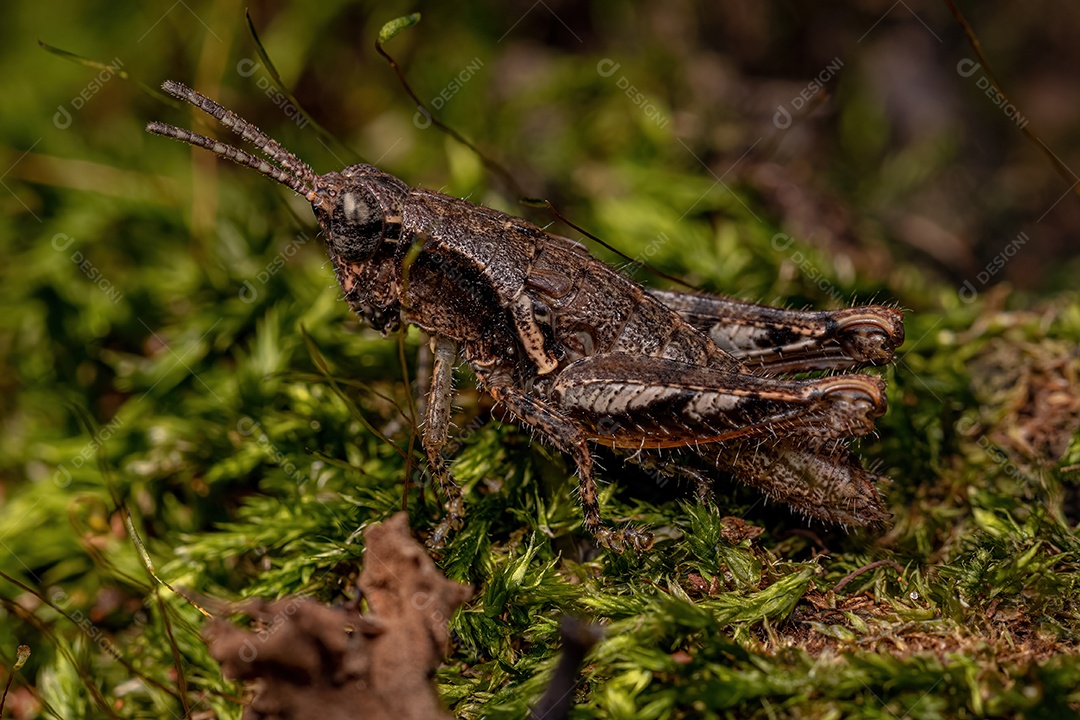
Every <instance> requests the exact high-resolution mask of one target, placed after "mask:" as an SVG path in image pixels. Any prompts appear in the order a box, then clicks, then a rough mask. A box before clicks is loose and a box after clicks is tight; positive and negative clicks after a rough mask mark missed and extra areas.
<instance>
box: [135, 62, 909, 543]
mask: <svg viewBox="0 0 1080 720" xmlns="http://www.w3.org/2000/svg"><path fill="white" fill-rule="evenodd" d="M163 87H164V89H165V91H166V92H168V93H169V94H171V95H174V96H175V97H177V98H180V99H181V100H185V101H187V102H188V103H190V104H191V105H194V106H195V107H197V108H199V109H200V110H203V111H205V112H206V113H208V114H210V115H212V116H213V117H215V118H216V119H217V120H218V121H219V122H221V124H223V125H225V126H226V127H228V128H229V129H230V130H232V131H233V132H235V133H236V134H238V135H239V136H241V137H242V138H243V139H245V140H247V141H248V142H250V143H252V144H253V145H254V146H255V147H257V148H259V150H261V151H262V152H263V154H264V155H266V157H267V158H268V160H262V159H260V158H258V157H256V156H254V155H251V154H249V153H247V152H245V151H243V150H240V149H237V148H234V147H231V146H229V145H226V144H224V143H221V142H218V141H216V140H211V139H209V138H207V137H204V136H202V135H198V134H195V133H193V132H189V131H187V130H183V129H181V128H177V127H174V126H172V125H166V124H164V123H160V122H152V123H150V124H149V125H148V126H147V130H149V131H150V132H152V133H156V134H158V135H164V136H167V137H171V138H175V139H177V140H180V141H182V142H186V143H189V144H191V145H197V146H199V147H202V148H205V149H207V150H210V151H211V152H213V153H214V154H216V155H220V156H222V157H225V158H228V159H230V160H232V161H234V162H237V163H239V164H240V165H244V166H246V167H249V168H252V169H254V170H256V171H258V172H260V173H262V174H263V175H266V176H267V177H270V178H272V179H274V180H276V181H277V182H279V183H281V184H282V185H285V186H286V187H289V188H291V189H292V190H294V191H295V192H297V193H299V194H300V195H302V196H304V198H305V199H307V201H308V202H310V203H311V207H312V210H313V211H314V213H315V217H316V219H317V220H318V222H319V225H320V226H321V228H322V231H323V239H324V240H325V243H326V250H327V252H328V253H329V255H330V260H331V262H332V263H333V266H334V270H335V272H336V274H337V279H338V282H339V283H340V284H341V288H342V290H343V292H344V295H345V299H346V300H347V301H348V302H349V304H350V306H351V307H352V308H353V310H355V311H356V312H357V313H358V314H359V315H360V316H362V317H363V318H364V319H365V320H367V321H368V322H369V323H370V324H371V325H372V326H374V327H375V328H378V329H380V330H382V331H383V333H384V334H385V333H388V332H391V331H394V330H396V329H398V328H399V327H400V326H401V324H402V323H405V324H409V325H415V326H417V327H419V328H420V329H422V330H423V331H424V332H426V333H427V334H428V335H429V336H430V337H431V338H432V345H433V349H434V369H433V371H432V378H431V390H430V394H429V396H428V402H427V405H426V412H425V415H426V418H425V424H424V430H423V446H424V448H425V450H426V453H427V457H428V460H429V462H430V465H431V469H432V472H433V474H434V476H435V478H436V479H437V480H438V483H439V485H440V487H441V489H442V491H443V493H444V494H445V495H446V497H447V500H448V505H447V516H446V518H445V519H444V520H443V522H442V523H441V524H440V526H439V527H438V528H437V529H436V531H435V533H434V534H433V538H432V539H433V541H434V542H435V543H440V542H442V540H443V539H444V537H445V535H446V534H447V532H449V531H450V530H451V529H452V528H456V527H459V526H460V524H461V522H462V518H463V514H464V505H463V500H462V496H461V495H462V494H461V490H460V488H459V487H458V485H457V484H456V483H455V482H454V480H453V478H452V477H451V475H450V471H449V465H448V463H447V461H446V459H445V458H444V456H443V452H442V451H443V447H444V445H445V444H446V442H447V434H448V428H449V424H450V423H449V421H450V403H451V395H452V378H453V370H454V366H455V365H456V363H457V359H458V357H461V358H463V359H464V361H465V363H466V364H467V365H468V366H469V368H470V369H471V370H472V372H473V373H474V374H475V376H476V378H477V380H478V381H479V384H480V386H481V387H482V388H483V389H484V390H485V391H487V392H488V393H490V394H491V395H492V396H493V397H494V399H495V400H496V401H497V402H498V403H502V404H503V405H504V406H505V407H506V408H507V409H508V410H509V411H510V413H511V414H512V415H514V416H515V417H517V418H518V419H520V421H521V422H522V423H524V424H525V425H527V426H529V427H530V428H531V429H532V430H533V431H534V432H536V433H537V434H538V435H539V436H540V437H541V438H543V439H545V440H547V441H548V442H550V443H552V444H553V445H554V446H555V447H557V448H558V449H559V450H561V451H562V452H564V453H566V454H568V455H570V456H571V457H573V459H574V462H575V463H576V465H577V475H578V483H579V485H578V488H579V499H580V502H581V505H582V509H583V513H584V518H585V520H584V522H585V527H586V528H587V529H588V530H589V531H590V532H591V533H592V534H593V535H594V536H595V537H596V538H597V540H598V541H599V542H600V543H601V544H603V545H604V546H606V547H609V548H612V549H615V550H622V549H624V548H625V547H633V548H636V549H646V548H648V547H649V546H650V545H651V544H652V535H651V534H650V533H649V532H648V531H647V530H645V529H641V528H633V527H628V528H622V529H618V530H616V529H612V528H610V527H608V526H607V525H606V524H605V523H604V522H603V520H602V519H601V516H600V509H599V505H598V501H597V488H596V481H595V479H594V474H593V455H592V451H591V448H590V443H596V444H600V445H606V446H609V447H611V448H614V449H615V451H616V452H619V453H621V454H623V455H627V456H629V457H630V459H631V460H633V461H635V462H638V463H642V464H646V465H648V466H650V467H653V468H656V469H657V471H658V472H661V473H664V474H667V475H674V474H683V475H688V476H690V477H692V478H695V480H696V481H697V482H698V483H699V484H700V485H701V486H704V485H706V484H707V483H708V482H709V475H708V472H707V471H702V469H701V466H702V465H704V466H705V467H706V468H709V467H716V468H720V469H723V470H729V471H731V472H733V473H734V474H735V475H736V476H737V477H738V478H739V479H741V480H742V481H744V482H746V483H747V484H749V485H751V486H754V487H757V488H760V489H761V490H763V491H764V492H765V493H766V494H768V495H769V496H771V497H773V498H775V499H778V500H781V501H783V502H785V503H788V504H790V505H792V506H793V507H795V508H796V509H798V510H800V511H802V512H803V513H805V514H807V515H810V516H812V517H816V518H821V519H824V520H829V521H832V522H838V523H843V524H847V525H868V524H876V523H880V522H883V521H885V520H886V519H887V518H888V514H887V513H886V512H885V510H884V509H883V507H882V504H881V499H880V497H879V494H878V490H877V488H876V486H875V482H876V480H877V479H878V478H877V477H876V476H875V475H873V474H871V473H868V472H867V471H865V470H864V469H863V468H862V467H861V465H860V464H859V462H858V460H857V459H856V458H855V457H854V456H853V455H852V454H851V453H850V452H849V451H848V449H847V446H846V444H845V440H844V439H845V438H850V437H857V436H862V435H866V434H867V433H870V432H871V431H873V429H874V421H875V419H876V418H877V417H879V416H881V415H882V414H883V413H884V412H885V407H886V403H885V394H884V390H885V388H884V383H883V382H882V381H881V380H880V379H879V378H876V377H871V376H865V375H850V374H844V375H833V376H830V377H821V378H816V379H792V378H787V377H777V376H776V375H777V374H780V373H791V372H797V371H807V370H817V369H846V368H854V367H858V366H862V365H876V364H881V363H886V362H888V361H890V360H891V359H892V357H893V352H894V350H895V349H896V348H897V347H898V346H899V345H900V344H901V343H902V342H903V337H904V329H903V318H902V315H901V313H900V312H899V311H898V310H896V309H893V308H888V307H880V306H872V307H860V308H851V309H847V310H840V311H836V312H797V311H791V310H782V309H777V308H770V307H765V306H760V305H752V304H749V303H744V302H740V301H737V300H732V299H728V298H722V297H716V296H708V295H694V294H685V293H678V292H668V291H656V290H646V289H645V288H643V287H641V286H640V285H638V284H636V283H634V282H633V281H631V280H630V279H629V278H627V277H625V276H624V275H622V274H620V273H619V272H617V271H616V270H614V269H613V268H611V267H610V266H608V265H606V264H604V263H602V262H600V261H599V260H596V259H595V258H593V257H592V256H591V255H589V253H588V252H587V251H586V250H585V249H584V248H583V247H582V246H581V245H579V244H578V243H575V242H573V241H571V240H568V239H566V238H562V237H558V236H555V235H550V234H548V233H546V232H544V231H543V230H541V229H540V228H539V227H537V226H536V225H533V224H532V223H529V222H527V221H525V220H523V219H521V218H517V217H512V216H510V215H506V214H504V213H501V212H497V211H495V210H492V209H489V208H486V207H483V206H479V205H474V204H472V203H469V202H467V201H465V200H460V199H458V198H454V197H450V196H448V195H444V194H442V193H438V192H433V191H430V190H423V189H418V188H410V187H409V186H408V185H406V184H405V183H404V182H402V181H401V180H399V179H398V178H396V177H394V176H392V175H388V174H387V173H385V172H382V171H380V170H378V169H377V168H375V167H373V166H371V165H364V164H360V165H352V166H350V167H347V168H345V169H344V170H342V171H341V172H329V173H327V174H325V175H316V174H315V172H314V171H313V170H312V169H311V168H310V167H309V166H308V165H307V164H305V163H304V162H302V161H301V160H300V159H298V158H297V157H296V156H294V155H293V154H291V153H290V152H288V151H287V150H285V149H284V148H283V147H282V146H281V145H280V144H278V143H277V142H276V141H274V140H273V139H271V138H270V137H268V136H267V135H266V134H264V133H263V132H262V131H260V130H259V129H258V128H256V127H255V126H254V125H252V124H251V123H249V122H247V121H245V120H244V119H242V118H241V117H239V116H238V115H236V114H235V113H233V112H231V111H229V110H226V109H225V108H223V107H222V106H220V105H218V104H217V103H215V102H214V101H213V100H210V99H209V98H207V97H205V96H203V95H201V94H199V93H197V92H195V91H193V90H191V89H189V88H187V87H185V86H184V85H181V84H180V83H176V82H171V81H169V82H166V83H165V84H164V85H163ZM671 449H681V450H682V452H681V453H680V454H679V455H678V457H675V455H673V454H672V453H670V452H668V453H666V454H665V453H664V451H665V450H671ZM699 490H700V491H701V494H706V493H705V491H704V488H703V487H699Z"/></svg>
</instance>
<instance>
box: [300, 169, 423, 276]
mask: <svg viewBox="0 0 1080 720" xmlns="http://www.w3.org/2000/svg"><path fill="white" fill-rule="evenodd" d="M408 192H409V188H408V186H407V185H405V183H403V182H401V181H400V180H398V179H397V178H396V177H394V176H393V175H388V174H386V173H384V172H382V171H381V170H379V169H378V168H375V167H373V166H371V165H351V166H349V167H347V168H345V169H344V170H342V171H341V172H331V173H327V174H325V175H322V176H320V177H318V178H316V179H315V188H314V193H313V195H314V196H315V197H314V199H312V198H310V197H309V200H311V208H312V210H314V211H315V218H316V219H317V220H318V221H319V225H320V226H322V229H323V234H324V236H325V238H326V247H327V249H328V250H329V251H330V255H331V257H332V258H333V259H335V260H341V261H343V262H346V263H352V262H361V261H363V260H366V259H368V258H370V257H371V256H372V255H374V254H375V251H376V250H377V249H378V248H379V245H380V244H382V242H383V240H394V241H397V240H398V239H399V238H400V237H401V212H402V205H403V203H404V200H405V195H406V194H408Z"/></svg>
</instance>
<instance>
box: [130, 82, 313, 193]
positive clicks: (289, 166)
mask: <svg viewBox="0 0 1080 720" xmlns="http://www.w3.org/2000/svg"><path fill="white" fill-rule="evenodd" d="M161 87H162V89H163V90H165V92H167V93H169V94H170V95H172V96H173V97H176V98H179V99H180V100H184V101H185V102H187V103H190V104H191V105H193V106H195V107H197V108H199V109H200V110H202V111H203V112H205V113H207V114H208V115H212V116H213V117H215V118H216V119H217V120H218V121H219V122H220V123H221V124H222V125H224V126H225V127H227V128H229V129H230V130H232V131H233V132H234V133H236V134H237V135H239V136H240V137H242V138H243V139H245V140H247V141H248V142H250V143H251V144H252V145H254V146H255V147H257V148H259V150H261V151H262V152H263V154H265V155H266V156H267V157H268V158H270V159H271V160H273V161H274V162H276V163H277V164H278V165H280V166H281V167H278V165H273V164H271V163H269V162H266V161H265V160H260V159H259V158H257V157H255V156H254V155H252V154H251V153H248V152H245V151H244V150H240V149H238V148H235V147H232V146H231V145H226V144H225V143H223V142H220V141H217V140H211V139H210V138H208V137H206V136H204V135H199V134H198V133H194V132H191V131H190V130H184V129H183V128H178V127H176V126H175V125H168V124H166V123H162V122H156V121H155V122H151V123H150V124H149V125H147V126H146V129H147V131H148V132H151V133H154V134H155V135H162V136H164V137H170V138H173V139H174V140H179V141H180V142H185V143H188V144H189V145H197V146H198V147H201V148H205V149H206V150H209V151H210V152H212V153H214V154H215V155H218V156H220V157H224V158H227V159H229V160H232V161H233V162H235V163H237V164H239V165H243V166H244V167H249V168H251V169H252V170H255V171H256V172H258V173H261V174H263V175H266V176H267V177H270V178H273V179H274V180H277V181H278V182H279V183H281V184H282V185H285V186H286V187H289V188H292V189H293V190H294V191H296V192H297V193H299V194H301V195H304V196H310V195H312V193H313V188H314V186H315V181H316V179H317V178H318V176H317V175H316V174H315V171H314V170H312V169H311V167H310V166H309V165H308V164H307V163H305V162H304V161H303V160H301V159H300V158H298V157H296V156H295V155H293V154H292V153H291V152H289V151H288V150H286V149H285V148H284V147H282V146H281V144H280V143H279V142H277V141H276V140H274V139H273V138H271V137H270V136H268V135H267V134H266V133H264V132H263V131H262V130H260V129H259V128H257V127H255V126H254V125H253V124H251V123H250V122H248V121H247V120H245V119H244V118H242V117H240V116H239V115H237V114H236V113H234V112H233V111H231V110H226V109H225V108H223V107H222V106H221V105H218V104H217V103H216V102H214V101H213V100H211V99H210V98H208V97H206V96H205V95H203V94H201V93H198V92H195V91H194V90H192V89H191V88H189V87H187V86H186V85H183V84H181V83H178V82H176V81H174V80H166V81H165V82H164V83H163V84H162V86H161ZM283 168H284V169H283ZM308 199H309V200H310V199H311V198H310V197H309V198H308Z"/></svg>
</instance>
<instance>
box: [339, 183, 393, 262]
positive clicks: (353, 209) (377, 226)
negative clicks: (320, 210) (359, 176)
mask: <svg viewBox="0 0 1080 720" xmlns="http://www.w3.org/2000/svg"><path fill="white" fill-rule="evenodd" d="M329 232H330V243H331V245H332V246H333V248H334V252H336V253H337V254H338V255H340V256H341V258H342V259H343V260H345V261H346V262H359V261H361V260H366V259H367V258H369V257H371V256H372V254H374V252H375V250H376V249H378V247H379V243H381V242H382V239H383V233H384V227H383V209H382V207H381V206H380V205H379V201H378V200H377V199H376V197H375V195H374V194H372V193H371V192H370V191H369V190H367V189H365V188H362V187H352V188H349V189H347V190H345V191H344V192H343V193H342V194H341V196H340V197H339V198H338V201H337V204H336V206H335V207H334V211H333V213H332V216H331V222H330V229H329Z"/></svg>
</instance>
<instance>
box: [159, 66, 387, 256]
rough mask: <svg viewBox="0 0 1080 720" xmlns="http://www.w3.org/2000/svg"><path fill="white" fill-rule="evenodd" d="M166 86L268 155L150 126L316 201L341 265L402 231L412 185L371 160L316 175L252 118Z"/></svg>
mask: <svg viewBox="0 0 1080 720" xmlns="http://www.w3.org/2000/svg"><path fill="white" fill-rule="evenodd" d="M162 88H163V89H164V90H165V92H167V93H169V94H170V95H172V96H174V97H177V98H179V99H181V100H183V101H185V102H187V103H190V104H191V105H194V106H195V107H197V108H199V109H200V110H202V111H203V112H205V113H207V114H209V115H212V116H213V117H215V118H216V119H217V120H218V121H219V122H220V123H221V124H222V125H224V126H225V127H227V128H229V129H230V130H232V131H233V132H234V133H236V134H237V135H239V136H240V137H242V138H243V139H244V140H247V141H248V142H250V143H251V144H252V145H254V146H255V147H257V148H259V150H261V151H262V153H263V154H264V155H266V157H267V159H266V160H263V159H261V158H258V157H256V156H255V155H252V154H251V153H248V152H245V151H244V150H240V149H239V148H235V147H233V146H231V145H226V144H225V143H223V142H219V141H217V140H211V139H210V138H208V137H205V136H203V135H199V134H198V133H193V132H191V131H190V130H184V129H183V128H178V127H175V126H173V125H167V124H165V123H160V122H152V123H150V124H149V125H148V126H147V128H146V129H147V130H149V131H150V132H152V133H155V134H157V135H164V136H166V137H171V138H175V139H176V140H180V141H181V142H186V143H188V144H190V145H196V146H198V147H202V148H206V149H207V150H209V151H210V152H212V153H214V154H215V155H219V156H221V157H224V158H228V159H229V160H232V161H233V162H235V163H239V164H240V165H243V166H244V167H249V168H251V169H253V170H255V171H256V172H259V173H261V174H263V175H265V176H267V177H269V178H271V179H273V180H276V181H277V182H279V183H281V184H282V185H284V186H286V187H288V188H292V190H293V191H295V192H297V193H299V194H300V195H303V196H304V197H305V198H306V199H307V201H308V202H310V203H311V207H312V209H313V210H314V211H315V217H316V219H318V221H319V225H321V226H322V229H323V233H324V235H325V237H326V247H327V250H328V251H329V252H330V257H331V260H333V261H334V263H335V265H340V264H342V263H344V264H348V263H354V262H360V261H363V260H366V259H368V258H370V257H371V256H372V255H374V253H375V251H376V250H377V249H378V247H379V245H380V244H381V243H382V241H383V240H385V239H394V240H396V239H398V238H399V237H400V234H401V211H402V204H403V201H404V198H405V195H406V194H407V193H408V191H409V188H408V186H406V185H405V184H404V183H403V182H401V181H400V180H398V179H397V178H395V177H394V176H392V175H387V174H386V173H384V172H382V171H380V170H379V169H378V168H375V167H373V166H371V165H352V166H350V167H347V168H345V169H344V170H342V171H341V172H331V173H327V174H325V175H316V174H315V171H314V170H312V169H311V167H309V166H308V165H307V163H305V162H304V161H302V160H301V159H300V158H298V157H296V156H295V155H293V154H292V153H290V152H289V151H288V150H286V149H285V148H284V147H282V146H281V144H280V143H278V142H277V141H276V140H274V139H273V138H271V137H270V136H268V135H267V134H266V133H264V132H263V131H262V130H259V128H257V127H255V126H254V125H252V124H251V123H249V122H248V121H247V120H244V119H243V118H242V117H240V116H239V115H237V114H236V113H234V112H232V111H231V110H226V109H225V108H224V107H222V106H221V105H219V104H217V103H216V102H214V101H213V100H211V99H210V98H208V97H206V96H205V95H202V94H201V93H197V92H195V91H194V90H192V89H191V88H188V87H186V86H184V85H182V84H180V83H178V82H174V81H172V80H169V81H166V82H165V83H164V84H163V85H162Z"/></svg>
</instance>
